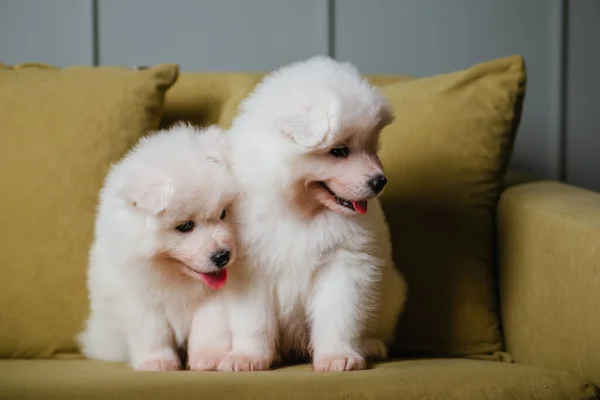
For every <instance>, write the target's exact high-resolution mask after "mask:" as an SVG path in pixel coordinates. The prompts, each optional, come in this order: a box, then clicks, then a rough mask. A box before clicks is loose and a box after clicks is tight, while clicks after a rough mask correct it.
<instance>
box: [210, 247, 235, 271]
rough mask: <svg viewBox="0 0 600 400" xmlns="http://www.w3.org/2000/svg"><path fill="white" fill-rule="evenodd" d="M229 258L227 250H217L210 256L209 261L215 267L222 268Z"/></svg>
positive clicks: (229, 254) (229, 253)
mask: <svg viewBox="0 0 600 400" xmlns="http://www.w3.org/2000/svg"><path fill="white" fill-rule="evenodd" d="M230 257H231V252H230V251H229V250H228V249H219V250H217V251H216V252H215V253H214V254H213V255H212V256H210V261H211V262H212V263H213V264H215V267H217V268H223V267H224V266H226V265H227V263H228V262H229V258H230Z"/></svg>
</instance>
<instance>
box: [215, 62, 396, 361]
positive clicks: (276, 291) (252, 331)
mask: <svg viewBox="0 0 600 400" xmlns="http://www.w3.org/2000/svg"><path fill="white" fill-rule="evenodd" d="M392 120H393V115H392V111H391V109H390V107H389V105H388V103H387V102H386V100H385V99H384V98H383V97H382V96H381V95H380V93H379V92H378V91H377V90H376V89H374V88H373V87H371V86H370V85H369V84H368V83H367V82H366V81H364V80H363V79H362V78H361V76H360V74H359V72H358V71H357V70H356V68H354V67H353V66H352V65H350V64H342V63H338V62H335V61H333V60H331V59H329V58H325V57H316V58H312V59H310V60H307V61H305V62H299V63H296V64H292V65H290V66H287V67H284V68H282V69H280V70H279V71H276V72H274V73H272V74H271V75H270V76H267V77H266V78H265V79H264V80H263V82H262V83H260V84H259V85H258V86H257V87H256V88H255V90H254V91H253V93H252V94H251V95H250V96H249V97H248V98H247V99H246V100H245V101H244V102H243V103H242V105H241V107H240V114H239V115H238V117H237V118H236V119H235V120H234V122H233V125H232V128H231V129H230V131H229V132H228V136H229V140H230V146H231V149H232V157H231V160H232V169H233V172H234V175H235V176H236V179H237V180H238V183H239V184H240V192H241V193H240V198H239V202H236V205H235V211H234V215H235V218H236V221H237V222H238V223H239V226H238V228H237V229H239V231H238V234H239V235H240V242H241V243H243V246H242V247H240V248H238V250H239V257H238V261H240V262H241V264H243V265H240V268H235V271H232V274H233V275H232V281H231V282H230V284H229V285H228V287H227V288H226V290H225V291H224V292H223V293H222V294H223V295H226V296H227V297H228V301H229V306H230V309H229V316H230V324H231V329H232V332H231V333H232V349H231V352H230V353H229V354H228V356H227V357H226V358H224V359H223V360H222V362H221V363H220V365H219V369H220V370H235V371H240V370H263V369H267V368H269V366H270V365H271V364H272V363H273V362H274V361H276V360H277V358H278V355H279V354H281V355H283V356H284V357H286V356H289V355H292V356H308V355H312V357H313V365H314V368H315V370H317V371H343V370H354V369H362V368H364V367H365V358H367V357H370V358H375V359H382V358H385V357H386V356H387V353H386V352H387V350H386V345H387V344H388V343H389V342H391V341H392V340H393V337H394V332H395V326H396V321H397V318H398V316H399V314H400V312H401V310H402V308H403V306H404V302H405V298H406V292H407V288H406V284H405V282H404V279H403V277H402V275H401V274H400V273H399V272H398V271H397V270H396V269H395V268H394V265H393V262H392V255H391V248H390V238H389V232H388V228H387V225H386V222H385V219H384V215H383V213H382V210H381V208H380V205H379V202H378V201H377V200H376V199H375V196H377V195H378V194H379V193H380V192H381V191H382V189H383V187H384V186H385V184H386V178H385V176H384V174H383V170H382V166H381V163H380V161H379V159H378V157H377V150H378V141H379V132H380V131H381V129H382V128H383V127H384V126H386V125H388V124H389V123H391V121H392ZM242 270H243V271H242ZM237 274H240V276H239V277H238V276H235V275H237ZM234 276H235V277H234Z"/></svg>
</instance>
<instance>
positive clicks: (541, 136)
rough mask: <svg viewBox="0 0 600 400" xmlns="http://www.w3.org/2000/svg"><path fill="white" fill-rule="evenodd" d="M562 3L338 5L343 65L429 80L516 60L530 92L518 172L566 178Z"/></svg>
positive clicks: (488, 0) (400, 0)
mask: <svg viewBox="0 0 600 400" xmlns="http://www.w3.org/2000/svg"><path fill="white" fill-rule="evenodd" d="M560 12H561V2H560V1H558V0H551V1H522V0H505V1H497V0H453V1H440V0H419V1H408V0H376V1H370V0H338V1H337V2H336V15H335V19H336V29H335V49H336V55H337V58H338V59H344V60H350V61H353V62H355V63H356V64H357V65H358V66H359V67H360V68H361V69H362V70H363V71H364V72H369V73H399V74H411V75H416V76H427V75H432V74H439V73H443V72H450V71H453V70H456V69H461V68H465V67H468V66H470V65H472V64H474V63H478V62H482V61H486V60H489V59H492V58H496V57H503V56H507V55H511V54H515V53H519V54H522V55H523V56H524V57H525V59H526V62H527V67H528V77H529V82H528V91H527V96H526V101H525V110H524V115H523V120H522V124H521V129H520V131H519V137H518V139H517V145H516V148H515V153H514V157H513V167H517V168H520V169H523V170H526V171H530V172H533V173H537V174H540V175H543V176H547V177H553V178H556V177H558V175H559V171H560V166H559V162H560V156H559V155H560V152H559V150H560V149H559V145H560V123H557V121H559V118H558V119H557V113H560V105H561V93H560V90H559V89H560V86H559V81H560V73H561V71H560V68H559V66H560V57H561V54H560V37H561V23H560V17H561V14H560Z"/></svg>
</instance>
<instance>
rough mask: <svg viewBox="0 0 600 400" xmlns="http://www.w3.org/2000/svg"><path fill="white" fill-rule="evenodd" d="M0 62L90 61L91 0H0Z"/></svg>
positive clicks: (91, 35)
mask: <svg viewBox="0 0 600 400" xmlns="http://www.w3.org/2000/svg"><path fill="white" fill-rule="evenodd" d="M0 62H2V63H4V64H18V63H24V62H42V63H46V64H52V65H56V66H62V67H65V66H69V65H74V64H79V65H92V64H93V33H92V1H91V0H50V1H49V0H0Z"/></svg>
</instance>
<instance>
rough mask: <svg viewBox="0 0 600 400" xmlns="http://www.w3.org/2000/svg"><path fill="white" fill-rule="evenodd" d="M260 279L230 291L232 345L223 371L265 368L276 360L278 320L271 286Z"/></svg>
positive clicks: (228, 302) (262, 369) (224, 360)
mask: <svg viewBox="0 0 600 400" xmlns="http://www.w3.org/2000/svg"><path fill="white" fill-rule="evenodd" d="M261 283H262V282H260V281H259V280H258V279H256V280H253V281H249V282H245V283H244V284H243V286H242V285H240V286H238V287H235V288H233V289H232V290H231V291H228V299H227V300H228V301H227V306H228V314H229V326H230V329H231V337H232V348H231V351H230V352H229V354H228V355H227V357H225V358H224V359H223V361H221V363H220V365H219V370H220V371H264V370H268V369H269V368H270V366H271V364H272V363H273V360H274V357H275V348H276V334H277V323H276V319H275V313H274V309H273V302H272V296H271V294H270V291H269V288H267V287H264V286H263V285H261Z"/></svg>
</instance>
